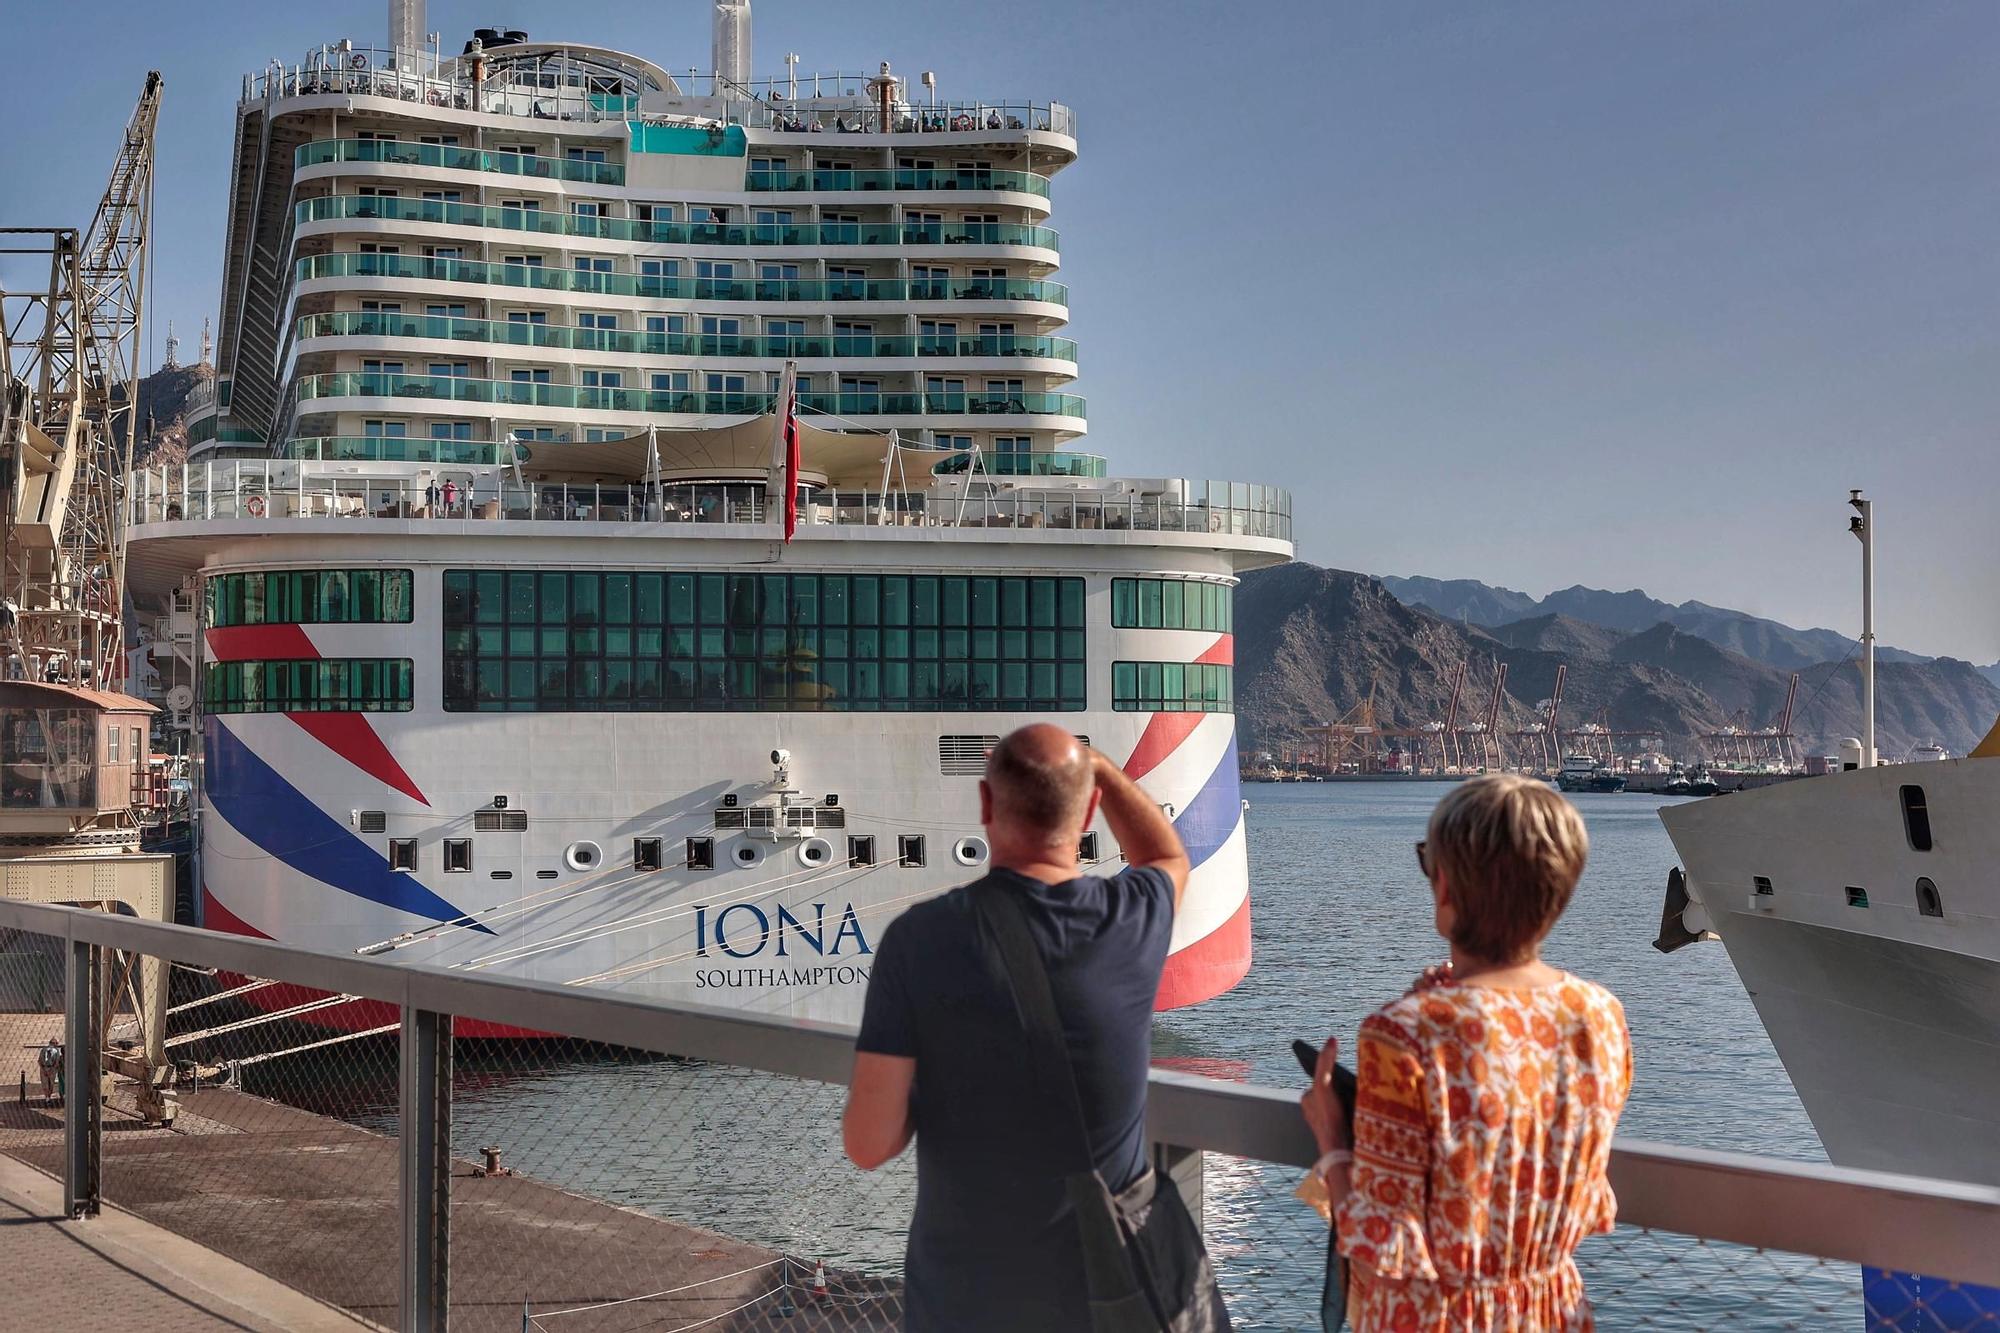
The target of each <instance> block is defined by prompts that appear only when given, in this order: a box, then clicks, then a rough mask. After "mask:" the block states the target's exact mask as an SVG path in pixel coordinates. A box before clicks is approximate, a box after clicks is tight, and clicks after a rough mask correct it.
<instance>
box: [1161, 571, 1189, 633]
mask: <svg viewBox="0 0 2000 1333" xmlns="http://www.w3.org/2000/svg"><path fill="white" fill-rule="evenodd" d="M1186 587H1187V585H1186V584H1184V583H1182V582H1181V581H1180V580H1179V579H1167V580H1165V581H1164V582H1163V583H1161V585H1160V627H1161V628H1162V629H1180V628H1181V627H1182V615H1183V613H1184V611H1185V609H1186V598H1185V597H1184V596H1183V592H1184V590H1185V589H1186Z"/></svg>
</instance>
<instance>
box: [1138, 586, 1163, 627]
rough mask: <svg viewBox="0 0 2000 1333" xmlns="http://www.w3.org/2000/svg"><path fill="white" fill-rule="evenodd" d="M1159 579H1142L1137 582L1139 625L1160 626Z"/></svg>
mask: <svg viewBox="0 0 2000 1333" xmlns="http://www.w3.org/2000/svg"><path fill="white" fill-rule="evenodd" d="M1160 597H1161V592H1160V581H1159V580H1158V579H1144V580H1141V582H1140V584H1139V627H1140V628H1141V629H1158V628H1160Z"/></svg>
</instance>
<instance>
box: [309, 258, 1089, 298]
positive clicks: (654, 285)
mask: <svg viewBox="0 0 2000 1333" xmlns="http://www.w3.org/2000/svg"><path fill="white" fill-rule="evenodd" d="M349 277H352V278H419V279H422V280H424V281H426V282H478V283H488V284H492V285H495V286H500V287H529V288H534V289H537V290H542V291H557V292H587V293H589V294H591V295H593V296H641V297H686V298H689V299H693V300H699V301H1042V302H1046V303H1048V304H1050V305H1067V304H1068V303H1069V288H1067V287H1065V286H1064V285H1063V284H1062V283H1059V282H1042V281H1039V280H1037V279H1033V278H959V277H954V278H918V279H912V280H909V281H905V280H904V279H902V278H834V279H826V280H823V279H819V278H689V277H679V276H672V277H669V276H658V277H656V276H653V275H651V274H643V273H590V272H585V271H583V270H581V269H568V268H551V267H538V266H536V265H533V264H489V263H485V262H483V261H480V260H476V259H431V258H426V257H423V256H417V255H371V254H348V253H344V252H343V253H340V254H331V255H308V256H307V257H306V258H304V259H301V260H299V263H298V280H299V281H300V282H308V281H310V280H312V279H314V278H349Z"/></svg>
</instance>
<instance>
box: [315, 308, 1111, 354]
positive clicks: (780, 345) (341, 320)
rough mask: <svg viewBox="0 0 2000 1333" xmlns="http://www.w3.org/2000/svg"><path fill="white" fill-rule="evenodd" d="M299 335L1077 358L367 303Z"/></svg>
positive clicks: (1063, 346)
mask: <svg viewBox="0 0 2000 1333" xmlns="http://www.w3.org/2000/svg"><path fill="white" fill-rule="evenodd" d="M296 336H297V338H298V339H300V340H304V339H308V338H423V339H430V340H433V341H440V342H478V343H491V344H495V345H501V346H508V347H550V348H557V349H561V350H570V351H588V352H613V353H624V354H629V355H636V356H690V357H694V356H716V357H744V358H753V359H758V360H787V359H796V360H809V359H813V358H838V359H843V360H845V359H848V358H862V359H873V358H888V357H951V358H970V357H989V358H1000V357H1037V358H1042V359H1045V360H1050V361H1065V362H1069V363H1071V364H1074V363H1075V361H1076V343H1075V341H1074V340H1073V339H1069V338H1048V337H1040V336H1036V335H1031V334H1004V335H993V336H988V337H979V336H929V337H914V338H913V337H888V336H874V335H870V336H865V337H863V336H856V335H853V334H840V335H836V336H832V337H824V336H805V337H795V336H791V335H787V334H776V335H770V334H767V335H763V336H758V335H753V334H740V335H739V334H705V333H646V332H640V331H638V330H630V329H583V328H573V327H571V326H570V325H567V324H530V323H527V322H525V321H521V320H492V319H458V318H452V317H448V316H444V315H389V314H381V313H377V312H375V311H368V310H358V311H357V310H339V311H334V312H332V313H330V314H324V315H305V316H303V317H301V318H300V319H299V321H298V324H297V326H296Z"/></svg>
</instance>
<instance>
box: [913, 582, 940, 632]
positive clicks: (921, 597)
mask: <svg viewBox="0 0 2000 1333" xmlns="http://www.w3.org/2000/svg"><path fill="white" fill-rule="evenodd" d="M910 623H911V624H912V625H935V624H937V623H938V581H937V579H935V578H932V577H929V576H924V577H919V578H913V579H911V580H910Z"/></svg>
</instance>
